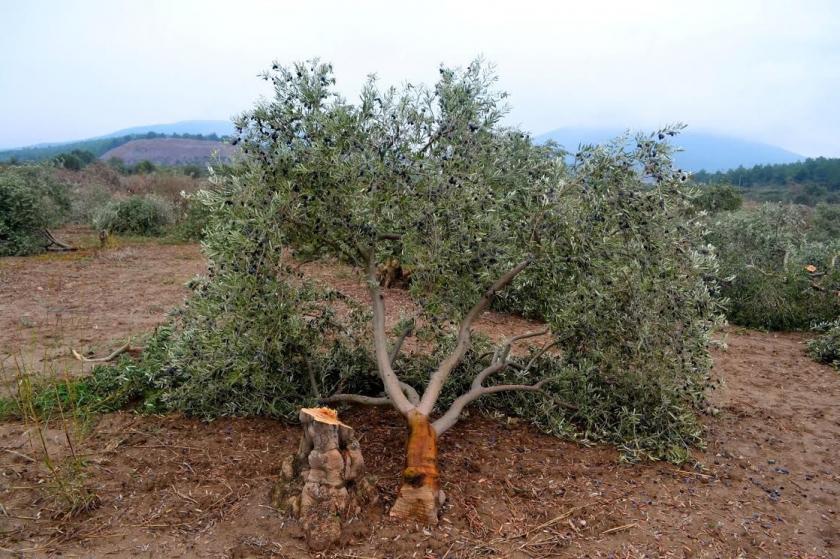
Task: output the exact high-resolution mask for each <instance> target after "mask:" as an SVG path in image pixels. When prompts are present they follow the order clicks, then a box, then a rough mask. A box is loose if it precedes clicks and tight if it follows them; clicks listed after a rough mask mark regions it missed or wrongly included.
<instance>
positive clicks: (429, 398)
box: [418, 256, 531, 416]
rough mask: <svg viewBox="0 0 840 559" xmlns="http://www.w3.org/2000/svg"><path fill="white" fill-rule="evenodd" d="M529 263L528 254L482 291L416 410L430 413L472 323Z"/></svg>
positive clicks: (467, 342) (460, 354) (466, 342)
mask: <svg viewBox="0 0 840 559" xmlns="http://www.w3.org/2000/svg"><path fill="white" fill-rule="evenodd" d="M530 263H531V257H530V256H529V257H528V258H527V259H525V260H523V261H522V262H520V263H519V264H517V265H516V266H515V267H514V268H513V269H512V270H510V271H509V272H507V273H506V274H505V275H503V276H502V277H500V278H499V279H498V280H496V282H495V283H494V284H493V285H491V286H490V288H489V289H488V290H487V291H485V292H484V295H483V296H482V297H481V299H480V300H479V301H478V303H476V304H475V306H474V307H473V308H472V309H470V312H469V313H467V316H465V317H464V320H463V321H462V322H461V328H460V329H459V331H458V338H457V343H456V345H455V349H454V350H452V353H450V354H449V355H448V356H447V357H446V359H444V360H443V362H441V364H440V365H439V366H438V368H437V370H436V371H435V372H434V373H432V376H431V378H430V379H429V385H428V386H427V387H426V390H425V392H423V397H422V398H421V399H420V406H419V407H418V411H420V413H422V414H424V415H427V416H428V415H429V414H430V413H432V409H433V408H434V407H435V403H436V402H437V399H438V397H439V396H440V392H441V390H442V389H443V385H444V384H445V383H446V380H447V379H448V378H449V375H450V373H452V370H453V369H454V368H455V367H457V366H458V363H460V362H461V359H463V358H464V354H465V353H466V352H467V349H468V348H469V346H470V341H471V338H472V334H471V332H470V328H471V327H472V323H473V322H474V321H475V320H476V319H477V318H478V317H479V316H481V313H483V312H484V309H486V308H487V306H488V305H489V304H490V302H491V301H492V300H493V297H495V296H496V293H497V292H498V291H500V290H501V289H503V288H504V287H505V286H507V285H508V284H509V283H510V282H511V281H513V278H515V277H516V276H517V274H519V272H521V271H522V270H524V269H525V268H526V267H527V266H528V265H529V264H530Z"/></svg>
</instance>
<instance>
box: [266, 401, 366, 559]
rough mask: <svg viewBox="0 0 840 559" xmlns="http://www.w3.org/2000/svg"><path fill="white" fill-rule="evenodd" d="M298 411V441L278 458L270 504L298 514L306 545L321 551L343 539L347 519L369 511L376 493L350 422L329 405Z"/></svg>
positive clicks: (294, 514) (296, 515) (295, 514)
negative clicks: (291, 452)
mask: <svg viewBox="0 0 840 559" xmlns="http://www.w3.org/2000/svg"><path fill="white" fill-rule="evenodd" d="M299 417H300V422H301V426H302V427H303V436H302V437H301V440H300V447H299V448H298V452H297V454H295V455H292V456H288V457H287V458H286V459H285V460H283V463H282V465H281V471H280V481H278V483H277V485H275V487H274V491H273V495H272V504H273V505H274V506H275V507H277V508H278V509H280V510H282V511H285V512H287V513H289V514H291V515H293V516H295V517H297V518H298V520H299V521H300V524H301V527H302V529H303V533H304V537H305V538H306V544H307V545H308V546H309V549H310V550H312V551H323V550H325V549H327V548H329V547H330V546H332V545H334V544H336V543H339V542H340V541H341V540H342V535H343V529H344V528H345V527H346V526H347V524H348V523H349V522H350V521H352V520H353V519H354V518H357V517H359V516H360V515H362V514H363V513H370V512H372V509H373V507H374V506H375V505H376V504H377V503H378V496H377V494H376V490H375V488H374V486H373V485H372V484H371V483H370V482H369V481H368V480H367V479H366V478H365V476H364V474H365V461H364V458H363V457H362V451H361V448H360V446H359V441H358V440H357V439H356V436H355V434H354V432H353V428H352V427H350V426H348V425H345V424H344V423H342V422H341V421H339V420H338V415H337V414H336V412H335V410H332V409H330V408H303V409H301V410H300V416H299Z"/></svg>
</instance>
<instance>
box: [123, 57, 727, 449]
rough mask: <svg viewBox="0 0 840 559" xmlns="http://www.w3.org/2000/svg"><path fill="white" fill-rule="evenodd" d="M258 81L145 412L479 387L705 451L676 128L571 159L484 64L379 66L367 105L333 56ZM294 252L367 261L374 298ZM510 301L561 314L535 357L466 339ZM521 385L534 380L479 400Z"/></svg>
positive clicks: (583, 425)
mask: <svg viewBox="0 0 840 559" xmlns="http://www.w3.org/2000/svg"><path fill="white" fill-rule="evenodd" d="M264 78H265V79H266V80H268V81H270V82H271V83H272V84H273V86H274V93H275V94H274V98H272V99H270V100H267V101H264V102H261V103H259V104H258V105H257V106H256V107H255V108H254V109H253V110H252V111H249V112H247V113H245V114H243V115H242V116H241V118H239V119H238V120H237V131H238V136H237V138H236V139H235V141H236V142H237V143H239V144H241V145H242V148H243V151H244V152H245V154H246V156H247V157H246V159H245V161H243V162H240V163H237V164H235V165H233V166H230V167H229V168H227V169H226V170H225V171H224V172H223V173H221V174H218V175H215V176H214V177H213V179H212V180H213V181H214V183H215V187H214V188H213V189H211V190H210V191H206V192H203V193H201V194H199V195H198V197H199V199H200V200H201V201H202V203H203V204H205V205H206V207H207V208H208V210H209V214H210V215H209V218H208V226H207V228H206V229H205V239H204V249H205V253H206V254H207V256H208V258H209V260H210V271H209V274H208V276H207V277H206V278H199V279H197V280H196V281H195V282H194V284H193V295H192V297H191V298H190V299H189V300H188V301H187V303H186V306H185V307H184V308H183V309H181V310H180V311H179V312H178V314H177V315H176V318H175V320H174V321H173V323H172V324H171V325H170V326H168V327H167V328H164V329H161V331H160V332H159V334H158V336H157V338H156V341H155V343H154V344H153V345H152V346H153V347H155V348H158V350H159V351H158V353H157V354H155V355H150V356H149V357H148V361H147V363H146V365H143V364H140V365H139V366H138V367H136V368H134V369H132V370H134V371H138V372H139V371H143V372H142V374H138V375H135V376H132V377H131V378H133V379H135V380H136V381H137V382H138V383H139V384H140V388H139V390H140V391H141V392H144V393H145V395H146V397H147V403H148V402H151V404H153V405H156V406H163V407H166V408H170V409H171V408H175V409H182V410H185V411H188V412H191V413H196V414H200V415H204V416H213V415H219V414H230V415H245V414H268V415H275V416H283V417H295V416H296V415H297V408H298V407H299V406H300V405H302V404H306V403H310V402H314V401H317V400H318V399H321V400H322V401H323V400H324V399H328V398H330V397H332V396H334V395H336V394H338V393H350V392H352V393H355V394H357V395H360V396H364V397H366V398H373V399H375V400H377V401H382V399H383V398H384V400H385V401H386V402H389V401H390V403H392V404H394V405H395V407H397V408H398V409H401V408H403V407H405V401H409V403H410V404H411V405H414V404H413V401H414V398H413V397H411V392H412V391H413V392H414V393H417V395H418V397H419V394H421V393H424V390H425V392H426V394H431V395H430V396H426V395H424V396H423V402H422V405H421V406H420V407H421V409H422V410H423V411H424V413H426V414H428V413H430V412H432V413H434V414H443V416H442V418H443V417H448V418H449V419H457V416H458V415H460V411H461V410H462V409H463V406H461V405H460V404H459V402H460V403H464V400H463V399H459V398H461V397H462V396H465V395H468V394H471V395H473V396H476V397H475V398H473V397H470V398H467V400H468V402H467V403H473V405H482V406H484V407H489V408H493V409H498V410H500V411H504V412H505V413H512V414H516V415H521V416H523V417H527V418H528V419H529V420H531V421H533V422H535V423H537V424H538V425H540V426H541V427H542V428H544V429H546V430H547V431H551V432H554V433H557V434H565V435H573V436H583V437H586V438H589V439H602V440H610V441H613V442H617V443H621V444H622V445H623V447H624V448H625V449H626V450H627V451H628V455H636V456H638V455H640V454H649V455H653V456H666V457H669V458H671V459H674V460H680V459H684V458H685V456H687V454H686V449H687V447H688V446H689V445H691V444H696V443H698V442H699V441H700V428H699V426H698V424H697V423H696V421H695V416H694V413H695V410H696V409H697V408H698V407H700V406H702V404H703V395H704V393H705V389H706V388H707V387H708V385H709V382H710V377H709V366H710V360H709V356H708V351H707V347H706V344H707V341H708V335H709V333H710V331H711V329H712V328H713V326H714V325H715V324H716V321H717V320H718V314H717V306H716V302H715V299H714V296H713V295H714V289H715V287H714V284H713V282H712V280H711V278H712V277H713V273H712V272H713V270H714V267H715V261H714V255H713V251H712V250H711V249H709V248H708V247H706V246H705V245H704V244H703V241H702V239H701V236H702V235H701V234H702V224H701V223H699V222H697V221H696V220H694V219H693V217H692V216H693V215H694V213H695V210H694V207H693V205H692V198H693V196H692V191H691V189H690V188H689V187H687V186H686V182H685V181H686V178H687V177H686V175H685V174H684V173H681V172H679V171H675V170H673V169H672V167H671V159H670V153H671V152H670V147H669V145H668V144H667V139H668V138H669V137H670V136H672V135H674V134H676V133H677V132H678V131H679V127H676V128H666V129H663V130H661V131H656V132H654V133H653V134H651V135H639V136H638V137H637V138H636V139H635V140H636V141H635V143H634V144H630V146H629V147H628V145H627V142H626V138H625V139H619V140H618V141H616V142H614V143H613V144H610V145H605V146H588V147H585V148H583V149H581V150H580V152H579V153H578V154H576V156H575V159H574V162H573V163H571V164H567V163H564V159H563V157H562V154H561V153H560V152H559V151H558V150H557V149H556V148H555V147H554V146H552V145H548V146H538V145H534V144H533V143H532V142H531V141H530V138H529V137H528V135H527V134H524V133H523V132H521V131H519V130H517V129H515V128H511V127H507V126H504V125H503V124H502V117H503V116H504V114H505V111H506V105H505V99H506V97H505V95H504V94H503V93H501V92H498V91H497V90H496V89H495V86H494V83H495V77H494V75H493V73H492V72H491V71H490V70H489V69H488V68H487V67H486V66H485V65H483V64H482V63H480V62H474V63H472V64H471V65H469V66H468V67H467V68H464V69H450V68H445V67H444V68H441V69H440V78H439V81H438V83H437V84H436V85H435V86H434V87H425V86H421V85H415V84H407V85H405V86H404V87H402V88H400V89H397V88H385V89H382V88H380V87H379V86H378V84H377V82H376V80H375V79H374V78H371V79H370V80H369V81H368V82H367V83H366V84H365V85H364V87H363V89H362V93H361V96H360V99H359V101H358V102H357V103H350V102H348V101H347V100H346V99H344V98H342V97H341V96H340V95H339V94H338V93H337V92H336V89H335V80H334V77H333V73H332V68H331V66H330V65H328V64H321V63H319V62H317V61H313V62H307V63H300V64H296V65H294V66H291V67H288V68H284V67H280V66H279V65H276V66H275V67H274V69H273V70H272V71H271V72H269V73H267V74H265V76H264ZM289 250H292V251H293V252H294V253H295V256H296V257H297V258H319V257H328V258H333V259H337V260H338V261H340V262H343V263H345V264H348V265H351V266H354V267H356V268H357V269H362V270H366V271H368V279H367V282H368V285H369V287H370V292H371V294H372V295H371V296H372V300H371V301H356V300H352V299H351V298H348V297H346V296H345V295H344V294H342V293H340V292H336V291H332V290H330V289H325V288H323V287H321V286H317V285H316V284H313V283H312V282H310V281H308V280H307V279H306V278H305V277H301V276H300V274H299V273H298V272H297V268H296V266H294V265H293V263H292V262H290V261H289V259H288V256H284V253H286V252H288V251H289ZM390 260H396V261H398V262H399V265H400V266H402V267H404V268H405V269H406V270H408V271H409V272H410V284H409V287H408V289H409V292H410V294H411V296H412V298H413V300H414V301H415V302H416V306H417V309H418V311H417V313H416V314H415V315H413V316H406V317H405V320H404V321H402V323H401V325H400V328H397V330H395V332H394V334H395V335H397V337H396V338H395V341H394V343H393V345H395V346H397V347H398V346H399V344H400V341H399V340H401V339H402V337H400V336H401V332H408V331H413V332H414V335H416V336H417V337H418V339H419V340H421V341H423V343H424V347H427V348H429V349H428V351H421V352H417V353H412V354H407V355H404V356H402V357H401V358H400V359H398V360H397V361H396V362H394V363H390V361H391V360H390V359H383V355H382V354H381V352H383V351H386V350H383V347H384V346H385V345H386V344H387V340H386V339H385V338H386V337H387V334H386V333H385V332H384V331H383V330H382V325H381V323H380V322H379V321H378V320H379V319H377V316H379V317H380V319H381V316H382V314H384V305H385V303H386V302H385V301H384V300H382V301H380V296H381V292H380V291H379V290H378V284H377V282H376V281H375V279H374V277H373V275H372V274H370V272H369V271H370V270H371V269H372V268H374V267H375V266H376V265H377V264H380V263H383V262H385V261H390ZM492 285H497V286H499V289H495V288H492V289H491V286H492ZM502 287H504V288H505V289H502ZM488 294H489V295H490V296H489V297H487V296H488ZM494 298H495V304H496V305H497V306H498V308H501V309H505V310H508V311H511V312H516V313H519V314H524V315H528V316H533V317H535V318H538V319H540V320H541V321H543V322H545V323H546V324H547V326H548V327H549V328H550V332H551V333H550V336H549V337H550V339H549V341H548V342H546V343H545V344H544V345H543V346H541V347H535V348H534V349H533V350H531V353H530V354H529V355H527V356H526V355H521V354H519V353H518V352H513V354H512V353H511V351H510V347H509V346H510V344H508V346H507V349H505V347H506V346H505V344H504V343H502V345H501V346H499V347H496V348H495V349H494V346H493V344H492V343H491V342H490V341H487V340H482V339H481V338H480V337H475V336H472V335H471V333H470V329H471V322H470V321H471V320H472V318H474V317H472V318H471V316H472V315H473V314H475V313H476V312H478V313H479V314H480V311H481V310H483V309H484V308H486V306H483V305H484V303H482V301H485V299H486V302H487V303H489V302H490V300H492V299H494ZM380 304H381V305H383V307H381V308H380V307H379V305H380ZM476 309H477V310H476ZM371 314H372V315H373V320H372V321H371ZM461 319H463V320H464V322H463V323H462V324H461V326H460V328H459V327H458V326H457V322H458V321H459V320H461ZM408 326H410V327H408ZM465 329H466V332H465ZM373 348H376V350H375V351H372V349H373ZM386 361H387V362H386ZM494 364H498V366H496V365H494ZM447 368H448V370H447V372H446V374H444V375H440V376H438V377H432V378H430V377H429V371H430V370H438V371H439V370H441V369H447ZM488 368H489V369H490V371H491V372H492V375H491V373H489V372H487V371H488ZM377 371H378V373H377ZM392 375H393V376H394V377H397V379H398V381H399V382H400V383H401V384H400V386H401V390H398V391H397V392H396V393H394V392H393V391H390V390H387V389H388V385H389V383H393V378H392ZM435 378H437V379H438V380H435ZM383 382H384V385H385V386H384V387H385V388H386V395H385V396H384V397H383V396H380V394H381V393H382V390H383ZM476 382H477V383H478V387H479V388H480V390H479V391H478V392H475V391H474V390H472V389H471V388H470V387H471V386H472V387H473V389H474V388H475V387H476ZM510 386H512V387H530V388H531V389H530V390H527V391H523V392H521V393H520V392H519V391H513V392H506V393H505V394H499V395H497V396H494V397H493V398H486V399H484V398H482V399H481V400H477V396H483V395H489V394H491V393H494V394H495V393H497V392H501V391H502V390H509V389H507V388H504V389H503V388H501V387H510ZM536 388H538V389H539V390H536ZM148 398H151V400H149V399H148ZM451 404H455V405H454V406H453V407H450V405H451ZM459 406H460V407H459ZM447 409H448V410H449V412H446V411H447ZM453 410H454V411H453ZM401 411H404V410H402V409H401ZM445 412H446V413H445ZM450 412H451V413H450ZM453 414H454V415H453ZM442 418H441V419H442ZM448 421H449V420H447V421H444V422H443V423H441V424H440V425H441V428H442V427H445V426H447V425H448Z"/></svg>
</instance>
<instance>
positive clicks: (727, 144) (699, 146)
mask: <svg viewBox="0 0 840 559" xmlns="http://www.w3.org/2000/svg"><path fill="white" fill-rule="evenodd" d="M623 133H624V131H623V130H621V129H618V128H585V127H569V128H558V129H557V130H552V131H551V132H546V133H545V134H541V135H539V136H536V137H535V138H534V139H535V141H537V142H546V141H548V140H554V141H555V142H557V143H558V144H560V145H561V146H563V147H564V148H566V149H567V150H568V151H571V152H574V151H575V150H576V149H577V147H578V146H579V145H580V144H599V143H603V142H607V141H609V140H612V139H613V138H616V137H618V136H621V135H622V134H623ZM672 143H673V144H674V145H675V146H678V147H680V148H682V149H683V151H681V152H679V153H677V154H676V155H675V161H676V165H677V166H678V167H680V168H682V169H685V170H688V171H694V172H696V171H701V170H706V171H712V172H714V171H725V170H728V169H735V168H737V167H740V166H743V167H752V166H753V165H765V164H768V163H769V164H773V163H793V162H795V161H801V160H803V159H805V157H804V156H802V155H799V154H798V153H793V152H791V151H788V150H785V149H782V148H780V147H777V146H771V145H768V144H764V143H761V142H754V141H750V140H744V139H740V138H732V137H729V136H724V135H720V134H714V133H709V132H693V131H690V130H689V131H685V132H682V133H681V134H679V135H677V136H676V137H675V138H674V139H673V140H672Z"/></svg>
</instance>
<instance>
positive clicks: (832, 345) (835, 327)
mask: <svg viewBox="0 0 840 559" xmlns="http://www.w3.org/2000/svg"><path fill="white" fill-rule="evenodd" d="M813 330H814V331H816V332H821V333H822V335H821V336H819V337H817V338H814V339H813V340H810V341H809V342H808V353H809V354H811V357H813V358H814V360H815V361H817V362H819V363H825V364H827V365H833V366H834V368H836V369H840V318H837V319H835V320H834V321H832V322H823V323H821V324H817V325H816V326H814V328H813Z"/></svg>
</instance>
